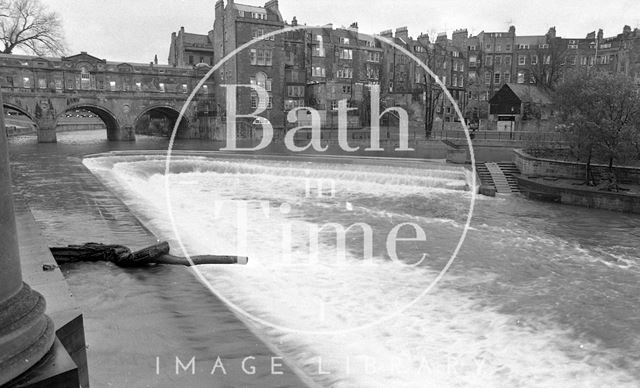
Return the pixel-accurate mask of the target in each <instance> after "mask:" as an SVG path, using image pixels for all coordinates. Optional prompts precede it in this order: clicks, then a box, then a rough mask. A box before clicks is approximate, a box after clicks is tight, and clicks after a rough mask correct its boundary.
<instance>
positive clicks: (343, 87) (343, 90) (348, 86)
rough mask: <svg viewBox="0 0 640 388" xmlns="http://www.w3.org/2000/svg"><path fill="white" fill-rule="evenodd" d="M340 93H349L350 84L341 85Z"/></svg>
mask: <svg viewBox="0 0 640 388" xmlns="http://www.w3.org/2000/svg"><path fill="white" fill-rule="evenodd" d="M342 93H344V94H351V85H342Z"/></svg>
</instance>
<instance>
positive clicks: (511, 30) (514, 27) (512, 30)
mask: <svg viewBox="0 0 640 388" xmlns="http://www.w3.org/2000/svg"><path fill="white" fill-rule="evenodd" d="M509 33H510V34H513V35H515V34H516V26H510V27H509Z"/></svg>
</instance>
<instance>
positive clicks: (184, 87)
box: [182, 84, 189, 93]
mask: <svg viewBox="0 0 640 388" xmlns="http://www.w3.org/2000/svg"><path fill="white" fill-rule="evenodd" d="M188 91H189V88H188V87H187V84H182V93H187V92H188Z"/></svg>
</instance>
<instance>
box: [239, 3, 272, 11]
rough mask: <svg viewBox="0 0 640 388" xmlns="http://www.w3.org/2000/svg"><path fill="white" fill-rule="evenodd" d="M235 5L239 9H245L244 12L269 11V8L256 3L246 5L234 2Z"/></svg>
mask: <svg viewBox="0 0 640 388" xmlns="http://www.w3.org/2000/svg"><path fill="white" fill-rule="evenodd" d="M233 6H234V7H236V9H237V10H238V11H244V12H257V13H267V10H266V9H265V8H263V7H256V6H255V5H246V4H237V3H234V4H233Z"/></svg>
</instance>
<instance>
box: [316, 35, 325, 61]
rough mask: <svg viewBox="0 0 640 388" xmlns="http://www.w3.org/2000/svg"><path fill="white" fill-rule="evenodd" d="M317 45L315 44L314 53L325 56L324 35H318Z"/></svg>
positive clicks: (317, 55)
mask: <svg viewBox="0 0 640 388" xmlns="http://www.w3.org/2000/svg"><path fill="white" fill-rule="evenodd" d="M316 42H317V45H316V46H313V55H314V56H316V57H324V44H323V38H322V35H316Z"/></svg>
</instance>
